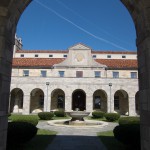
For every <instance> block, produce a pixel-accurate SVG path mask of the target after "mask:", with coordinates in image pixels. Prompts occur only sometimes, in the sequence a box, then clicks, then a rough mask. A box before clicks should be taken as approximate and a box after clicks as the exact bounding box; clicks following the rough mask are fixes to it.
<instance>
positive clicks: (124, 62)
mask: <svg viewBox="0 0 150 150" xmlns="http://www.w3.org/2000/svg"><path fill="white" fill-rule="evenodd" d="M96 61H97V62H98V63H101V64H104V65H106V66H108V67H110V68H138V64H137V60H132V59H96Z"/></svg>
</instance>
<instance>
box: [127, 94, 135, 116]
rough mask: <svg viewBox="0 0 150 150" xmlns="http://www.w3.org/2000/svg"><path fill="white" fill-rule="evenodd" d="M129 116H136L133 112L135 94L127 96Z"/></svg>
mask: <svg viewBox="0 0 150 150" xmlns="http://www.w3.org/2000/svg"><path fill="white" fill-rule="evenodd" d="M128 105H129V116H136V112H135V96H134V97H129V104H128Z"/></svg>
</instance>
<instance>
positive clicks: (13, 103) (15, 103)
mask: <svg viewBox="0 0 150 150" xmlns="http://www.w3.org/2000/svg"><path fill="white" fill-rule="evenodd" d="M22 109H23V91H22V90H21V89H19V88H15V89H13V90H12V91H11V97H10V105H9V112H10V113H22Z"/></svg>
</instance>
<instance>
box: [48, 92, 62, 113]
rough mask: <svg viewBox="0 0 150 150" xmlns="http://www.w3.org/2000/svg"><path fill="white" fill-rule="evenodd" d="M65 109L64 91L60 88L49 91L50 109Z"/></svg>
mask: <svg viewBox="0 0 150 150" xmlns="http://www.w3.org/2000/svg"><path fill="white" fill-rule="evenodd" d="M57 109H59V110H60V109H62V110H65V92H64V91H63V90H61V89H55V90H53V92H52V93H51V110H57Z"/></svg>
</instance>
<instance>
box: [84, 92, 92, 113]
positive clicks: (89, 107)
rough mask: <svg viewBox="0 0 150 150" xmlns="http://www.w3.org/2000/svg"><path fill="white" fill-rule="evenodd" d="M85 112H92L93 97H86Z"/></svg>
mask: <svg viewBox="0 0 150 150" xmlns="http://www.w3.org/2000/svg"><path fill="white" fill-rule="evenodd" d="M86 111H87V112H92V111H93V96H88V95H87V97H86Z"/></svg>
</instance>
